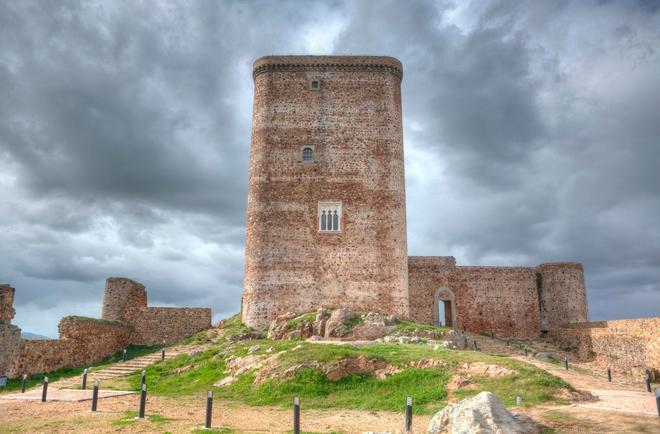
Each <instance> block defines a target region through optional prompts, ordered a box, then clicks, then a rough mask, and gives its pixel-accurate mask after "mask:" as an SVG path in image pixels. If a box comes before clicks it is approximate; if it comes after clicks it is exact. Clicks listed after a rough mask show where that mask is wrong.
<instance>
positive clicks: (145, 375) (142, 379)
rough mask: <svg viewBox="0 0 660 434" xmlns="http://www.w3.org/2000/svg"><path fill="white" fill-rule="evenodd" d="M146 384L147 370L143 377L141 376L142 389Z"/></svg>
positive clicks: (144, 370)
mask: <svg viewBox="0 0 660 434" xmlns="http://www.w3.org/2000/svg"><path fill="white" fill-rule="evenodd" d="M145 384H147V370H146V369H143V370H142V375H141V376H140V387H142V386H144V385H145Z"/></svg>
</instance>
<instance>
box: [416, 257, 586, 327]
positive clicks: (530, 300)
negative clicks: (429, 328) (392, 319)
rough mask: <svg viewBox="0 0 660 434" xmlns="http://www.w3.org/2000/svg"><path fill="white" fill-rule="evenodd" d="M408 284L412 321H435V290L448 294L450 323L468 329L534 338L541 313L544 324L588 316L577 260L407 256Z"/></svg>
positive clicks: (577, 320)
mask: <svg viewBox="0 0 660 434" xmlns="http://www.w3.org/2000/svg"><path fill="white" fill-rule="evenodd" d="M538 275H541V276H542V279H541V280H539V277H538ZM408 282H409V287H410V316H411V318H412V319H413V320H415V321H418V322H425V323H434V322H436V321H437V313H436V312H435V310H436V309H437V304H436V293H437V291H438V290H439V289H441V288H444V289H448V290H450V291H451V292H452V293H453V294H454V297H455V308H456V315H455V317H456V324H455V327H457V328H459V329H461V328H463V327H465V328H466V329H467V330H470V331H472V332H484V333H490V332H494V333H495V334H497V335H499V336H508V337H516V338H537V337H539V335H540V332H541V330H542V326H541V325H542V312H544V313H545V315H546V327H548V325H549V327H550V328H553V327H558V326H559V325H560V324H563V323H565V322H568V321H573V322H583V321H587V320H588V314H587V301H586V289H585V287H584V277H583V274H582V266H581V265H580V264H543V265H540V266H539V267H462V266H456V265H455V260H454V258H452V257H422V256H410V257H409V258H408ZM538 285H541V286H540V287H539V286H538ZM542 304H543V305H544V306H543V307H544V308H545V309H544V310H543V311H542V309H541V308H542ZM545 330H547V328H546V329H545Z"/></svg>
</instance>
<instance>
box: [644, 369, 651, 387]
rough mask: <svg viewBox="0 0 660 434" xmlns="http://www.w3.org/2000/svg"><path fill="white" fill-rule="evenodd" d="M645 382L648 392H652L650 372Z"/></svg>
mask: <svg viewBox="0 0 660 434" xmlns="http://www.w3.org/2000/svg"><path fill="white" fill-rule="evenodd" d="M645 380H646V391H647V392H651V376H650V375H649V373H648V372H647V373H646V377H645Z"/></svg>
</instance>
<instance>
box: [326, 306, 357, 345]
mask: <svg viewBox="0 0 660 434" xmlns="http://www.w3.org/2000/svg"><path fill="white" fill-rule="evenodd" d="M353 318H355V313H353V312H352V311H350V310H348V309H336V310H333V311H332V315H330V318H329V319H328V321H327V322H326V323H325V337H326V338H338V337H342V336H344V335H345V334H346V333H348V332H349V328H348V326H347V324H348V322H349V321H350V320H352V319H353Z"/></svg>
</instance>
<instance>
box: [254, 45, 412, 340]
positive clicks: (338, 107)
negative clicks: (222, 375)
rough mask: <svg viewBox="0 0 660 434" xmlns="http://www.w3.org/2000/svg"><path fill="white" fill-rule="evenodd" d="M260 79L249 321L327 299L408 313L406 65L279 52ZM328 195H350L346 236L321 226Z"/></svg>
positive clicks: (327, 303)
mask: <svg viewBox="0 0 660 434" xmlns="http://www.w3.org/2000/svg"><path fill="white" fill-rule="evenodd" d="M253 75H254V111H253V122H252V142H251V148H250V167H249V180H248V204H247V236H246V256H245V278H244V279H245V280H244V294H243V309H242V314H243V321H244V322H245V323H246V324H247V325H249V326H252V327H257V328H265V327H267V326H268V324H269V322H270V321H271V320H272V319H274V318H275V316H277V315H278V314H280V313H283V312H286V311H295V312H307V311H313V310H316V309H317V308H319V307H328V308H338V307H345V308H350V309H353V310H369V311H375V312H382V313H388V314H392V313H393V314H396V315H398V316H399V317H402V318H406V317H408V308H409V307H408V303H409V300H408V267H407V241H406V207H405V186H404V160H403V133H402V117H401V116H402V113H401V77H402V66H401V63H400V62H399V61H398V60H396V59H393V58H390V57H375V56H373V57H369V56H366V57H362V56H275V57H265V58H261V59H258V60H257V61H256V62H255V63H254V70H253ZM310 80H318V81H319V83H320V89H319V90H312V89H310ZM303 145H309V146H312V147H313V148H314V162H311V163H306V162H303V161H302V158H301V147H302V146H303ZM319 202H332V203H341V209H342V212H341V214H342V221H341V230H340V231H339V232H335V233H328V232H321V231H319V223H318V209H317V207H318V203H319Z"/></svg>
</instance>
